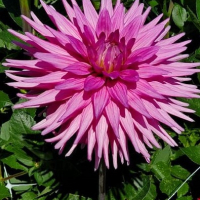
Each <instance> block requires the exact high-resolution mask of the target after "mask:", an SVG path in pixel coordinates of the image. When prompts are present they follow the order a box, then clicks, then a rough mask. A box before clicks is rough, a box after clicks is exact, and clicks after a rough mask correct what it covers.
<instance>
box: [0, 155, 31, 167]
mask: <svg viewBox="0 0 200 200" xmlns="http://www.w3.org/2000/svg"><path fill="white" fill-rule="evenodd" d="M1 161H2V162H3V163H4V164H6V165H8V166H9V167H11V168H13V169H20V170H23V171H27V170H28V169H27V168H26V167H25V166H23V165H21V164H20V163H19V162H18V161H17V158H16V156H15V155H11V156H8V157H6V158H3V159H1Z"/></svg>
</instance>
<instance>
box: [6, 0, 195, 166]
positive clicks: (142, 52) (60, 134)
mask: <svg viewBox="0 0 200 200" xmlns="http://www.w3.org/2000/svg"><path fill="white" fill-rule="evenodd" d="M41 3H42V6H43V8H44V9H45V11H46V13H47V15H48V16H49V18H50V19H51V21H52V22H53V23H54V25H55V27H56V29H53V28H51V27H49V26H48V25H45V24H43V23H42V22H41V21H40V20H39V19H38V18H37V17H36V16H35V15H34V13H31V16H32V20H31V19H29V18H27V17H25V16H22V17H23V19H24V20H25V21H26V22H27V23H29V24H30V25H31V26H32V27H33V28H34V29H35V30H36V31H37V32H38V33H39V34H41V35H42V36H43V38H44V39H43V38H40V37H37V36H35V35H33V34H32V33H28V32H26V33H25V35H23V34H20V33H18V32H16V31H14V30H9V31H10V32H11V33H12V34H13V35H15V36H17V37H18V38H20V39H21V40H23V41H24V42H25V43H19V42H15V44H17V45H18V46H20V47H22V48H23V49H25V50H26V51H27V54H28V55H30V56H31V57H32V58H33V59H29V60H13V59H7V62H6V63H4V66H8V67H12V68H17V69H22V70H7V72H6V74H7V76H9V77H10V78H11V79H13V80H15V82H11V83H8V85H10V86H13V87H15V88H20V89H25V90H27V91H28V93H27V94H18V96H19V97H21V98H25V99H27V100H28V101H26V102H24V103H20V104H18V105H15V106H14V108H33V107H36V108H37V107H45V112H46V118H45V119H43V120H42V121H40V122H39V123H38V124H36V125H34V126H33V127H32V129H33V130H42V135H46V134H50V135H52V137H51V138H49V139H46V141H47V142H51V143H56V144H55V148H56V149H59V153H62V152H63V150H64V149H65V147H66V148H69V147H68V146H67V142H68V140H69V139H71V138H73V139H74V142H73V145H72V147H70V148H69V149H68V150H69V151H68V152H67V154H66V156H69V155H70V154H71V153H72V152H73V150H74V149H75V148H76V147H77V145H78V144H86V145H87V157H88V160H91V159H92V154H93V152H94V153H95V169H97V168H98V165H99V162H100V159H101V158H102V157H103V159H104V161H105V164H106V166H107V167H108V168H109V152H111V153H112V157H113V165H114V167H115V168H117V158H118V155H119V158H120V160H121V162H122V163H123V162H124V160H125V161H127V163H129V153H128V147H127V142H128V141H130V142H131V143H132V145H133V147H134V149H135V151H136V152H138V153H141V154H142V155H143V156H144V158H145V159H146V160H147V161H148V162H149V160H150V155H149V153H148V151H147V149H146V146H148V147H150V148H152V147H153V146H155V147H157V148H160V145H159V143H158V142H157V140H156V139H155V137H154V135H157V136H158V137H160V138H161V139H163V140H164V141H165V142H166V143H168V144H169V145H171V146H176V145H177V144H176V142H175V141H174V140H173V139H172V138H171V137H170V136H169V135H168V133H167V132H166V131H165V130H164V129H163V128H162V125H161V124H164V125H166V126H169V127H170V128H172V129H173V130H174V131H175V132H176V133H178V134H179V133H181V132H182V131H183V128H182V127H181V126H180V125H179V124H177V123H176V122H175V121H174V119H173V118H172V116H171V115H174V116H176V117H179V118H182V119H185V120H188V121H192V119H191V118H189V117H188V116H187V115H185V114H184V113H183V112H186V113H193V112H194V111H193V110H191V109H189V108H187V106H188V104H187V103H184V102H181V101H179V100H177V99H175V98H176V97H185V98H198V97H199V96H198V95H197V93H199V90H198V89H197V88H196V86H194V85H191V84H185V83H184V82H185V81H189V80H190V78H187V77H186V76H188V75H192V74H194V73H196V72H199V70H198V69H195V67H197V66H198V65H199V63H182V62H180V60H181V59H183V58H186V57H187V56H188V55H186V54H180V53H182V52H183V51H185V50H186V47H185V45H186V44H188V43H189V42H190V41H184V42H177V40H179V39H180V38H181V37H182V36H183V35H184V33H181V34H178V35H176V36H173V37H171V38H167V39H165V38H164V36H165V35H166V33H167V32H168V31H169V29H170V27H169V26H166V25H167V22H168V19H167V20H164V21H162V22H159V21H160V19H161V18H162V14H161V15H159V16H158V17H156V18H155V19H154V20H152V21H151V22H147V23H145V21H146V19H147V17H148V14H149V12H150V8H147V9H146V11H143V8H144V5H143V4H140V3H139V0H135V1H134V3H133V5H132V6H131V8H130V9H129V10H128V11H125V8H124V6H123V4H121V3H120V1H119V0H118V1H117V2H116V5H115V6H114V7H113V5H112V1H111V0H102V2H101V8H100V11H99V12H96V10H95V9H94V7H93V5H92V3H91V2H90V0H83V11H82V10H81V9H80V8H79V6H78V5H77V3H76V1H75V0H72V6H70V5H69V4H68V3H67V2H66V1H65V0H63V5H64V7H65V9H66V12H67V14H68V18H66V17H65V16H63V15H61V14H59V13H58V12H57V11H56V10H55V9H54V8H53V7H52V6H48V5H46V4H45V3H44V2H43V1H41ZM174 97H175V98H174ZM109 149H110V150H111V151H110V150H109Z"/></svg>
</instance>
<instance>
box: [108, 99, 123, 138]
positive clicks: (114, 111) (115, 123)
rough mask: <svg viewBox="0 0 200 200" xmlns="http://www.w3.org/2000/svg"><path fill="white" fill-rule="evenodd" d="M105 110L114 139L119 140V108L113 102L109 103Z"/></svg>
mask: <svg viewBox="0 0 200 200" xmlns="http://www.w3.org/2000/svg"><path fill="white" fill-rule="evenodd" d="M105 110H106V115H107V118H108V120H109V122H110V125H111V126H112V129H113V131H114V133H115V135H116V137H118V138H119V116H120V113H119V107H118V106H117V105H116V104H115V103H114V102H113V101H110V103H109V104H108V105H107V106H106V109H105Z"/></svg>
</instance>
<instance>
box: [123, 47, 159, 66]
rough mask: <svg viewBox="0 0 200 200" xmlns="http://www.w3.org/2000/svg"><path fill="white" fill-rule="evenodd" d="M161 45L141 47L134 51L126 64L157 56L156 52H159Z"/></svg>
mask: <svg viewBox="0 0 200 200" xmlns="http://www.w3.org/2000/svg"><path fill="white" fill-rule="evenodd" d="M159 48H160V47H157V46H150V47H144V48H140V49H138V50H136V51H134V52H133V53H132V54H131V55H130V56H129V58H128V59H127V61H126V63H125V65H131V64H133V63H136V62H144V61H147V60H148V59H150V58H151V57H152V56H155V54H156V53H157V52H158V50H159Z"/></svg>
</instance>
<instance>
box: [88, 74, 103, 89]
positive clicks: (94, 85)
mask: <svg viewBox="0 0 200 200" xmlns="http://www.w3.org/2000/svg"><path fill="white" fill-rule="evenodd" d="M104 83H105V79H103V78H101V77H96V76H93V75H90V76H88V77H87V78H86V79H85V83H84V90H85V91H87V92H89V91H93V90H98V89H99V88H101V87H102V86H103V85H104Z"/></svg>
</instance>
